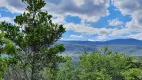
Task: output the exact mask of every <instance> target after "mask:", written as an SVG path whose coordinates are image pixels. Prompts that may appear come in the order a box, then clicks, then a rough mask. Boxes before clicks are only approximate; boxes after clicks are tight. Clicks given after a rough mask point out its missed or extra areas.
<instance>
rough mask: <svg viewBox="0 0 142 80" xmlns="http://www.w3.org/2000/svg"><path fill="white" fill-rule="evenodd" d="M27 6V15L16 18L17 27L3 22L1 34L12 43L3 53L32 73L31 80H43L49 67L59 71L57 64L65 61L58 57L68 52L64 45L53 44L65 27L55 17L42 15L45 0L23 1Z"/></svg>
mask: <svg viewBox="0 0 142 80" xmlns="http://www.w3.org/2000/svg"><path fill="white" fill-rule="evenodd" d="M22 2H24V3H25V4H26V5H27V8H26V11H27V12H24V13H23V14H21V15H19V16H16V18H15V19H14V22H15V24H16V25H13V24H10V23H6V22H2V23H1V28H0V31H1V32H3V33H4V37H3V38H4V39H6V40H9V41H11V45H10V46H5V47H4V49H5V51H4V52H3V53H5V54H7V55H9V56H10V57H13V58H15V59H17V60H18V61H17V64H20V65H22V67H24V68H26V67H28V69H30V74H28V76H29V75H30V80H39V78H41V75H40V74H39V73H40V71H42V70H43V69H44V68H45V67H50V68H52V69H56V68H57V63H58V62H61V61H62V60H63V58H62V57H60V56H58V55H57V54H58V53H60V52H63V51H64V50H65V48H64V46H63V45H54V46H53V44H54V43H55V42H56V41H57V40H58V39H60V38H61V36H62V34H63V33H64V32H65V28H64V27H63V25H62V24H61V25H59V24H55V23H53V22H52V20H51V18H52V15H49V14H48V12H47V11H42V10H41V8H43V7H44V6H45V4H46V3H45V1H43V0H22Z"/></svg>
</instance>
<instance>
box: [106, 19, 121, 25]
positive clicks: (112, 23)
mask: <svg viewBox="0 0 142 80" xmlns="http://www.w3.org/2000/svg"><path fill="white" fill-rule="evenodd" d="M107 22H108V23H109V26H121V25H122V24H123V22H122V21H120V20H119V19H117V18H116V19H113V20H108V21H107Z"/></svg>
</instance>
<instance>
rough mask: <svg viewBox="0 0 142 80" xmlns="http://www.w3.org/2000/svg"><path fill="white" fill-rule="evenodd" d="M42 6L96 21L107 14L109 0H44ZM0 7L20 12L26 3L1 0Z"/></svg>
mask: <svg viewBox="0 0 142 80" xmlns="http://www.w3.org/2000/svg"><path fill="white" fill-rule="evenodd" d="M45 1H46V3H47V5H46V6H45V7H44V8H43V9H44V10H48V11H49V13H51V14H56V15H62V16H63V17H65V16H67V15H71V16H78V17H79V18H81V20H82V22H84V21H88V22H96V21H98V20H99V19H100V18H101V17H104V16H107V15H109V11H108V10H107V8H108V7H109V6H110V4H109V3H110V0H45ZM0 7H6V8H7V9H8V10H9V11H10V12H12V13H22V12H23V11H24V10H25V7H26V5H24V3H22V2H21V0H1V1H0Z"/></svg>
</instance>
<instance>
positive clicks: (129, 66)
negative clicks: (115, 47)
mask: <svg viewBox="0 0 142 80" xmlns="http://www.w3.org/2000/svg"><path fill="white" fill-rule="evenodd" d="M104 52H105V53H104ZM141 67H142V66H141V64H140V63H139V61H138V60H136V59H135V58H134V57H132V56H127V55H124V54H120V53H117V52H116V53H113V54H112V52H111V51H109V50H106V48H105V49H104V51H102V53H101V52H93V53H90V54H89V53H87V52H85V53H84V54H82V55H81V56H80V57H79V59H78V61H73V60H72V58H71V57H67V61H66V62H65V63H63V64H62V65H60V70H59V72H58V77H57V80H141V79H142V69H141Z"/></svg>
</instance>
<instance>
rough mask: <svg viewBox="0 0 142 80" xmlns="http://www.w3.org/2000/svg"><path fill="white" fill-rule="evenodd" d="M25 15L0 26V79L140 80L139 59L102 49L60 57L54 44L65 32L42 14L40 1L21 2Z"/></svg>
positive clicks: (59, 48)
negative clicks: (24, 7) (75, 55)
mask: <svg viewBox="0 0 142 80" xmlns="http://www.w3.org/2000/svg"><path fill="white" fill-rule="evenodd" d="M22 1H23V2H24V3H25V4H26V5H27V8H26V12H24V13H23V14H21V15H19V16H16V18H15V19H14V22H15V24H11V23H6V22H1V23H0V80H141V79H142V64H141V59H140V58H136V57H132V56H126V55H124V54H121V53H120V54H119V53H112V52H111V51H109V50H108V48H107V47H106V48H105V49H104V50H102V51H101V52H92V53H87V52H86V51H85V53H84V54H82V55H80V56H78V57H76V58H75V57H69V56H65V57H62V56H60V55H58V54H59V53H61V52H63V51H65V48H64V46H63V45H54V43H55V42H56V41H57V40H58V39H60V38H61V37H62V34H63V33H64V32H65V28H64V27H63V25H59V24H55V23H53V22H52V16H51V15H49V14H48V12H47V11H42V10H41V9H42V7H44V6H45V4H46V3H45V2H44V1H43V0H22Z"/></svg>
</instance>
